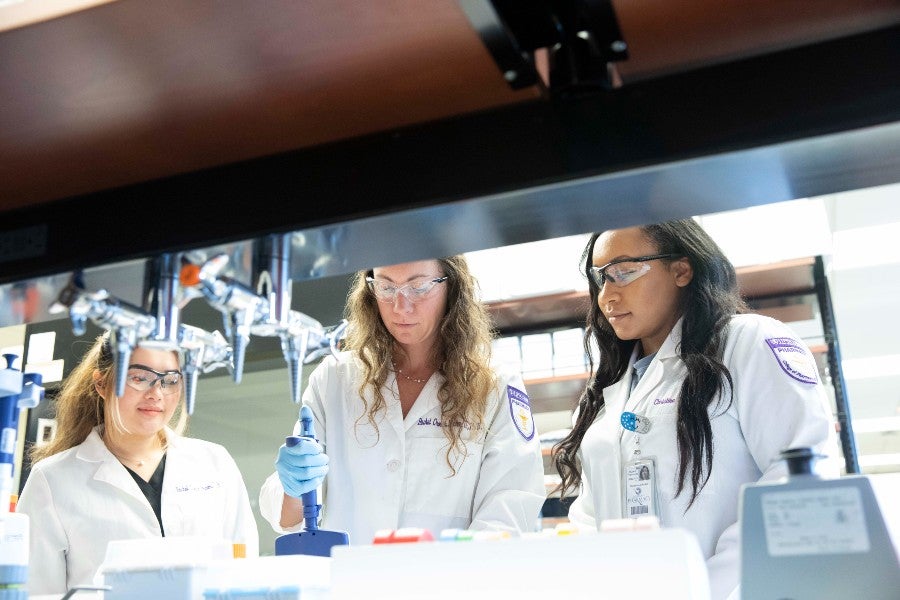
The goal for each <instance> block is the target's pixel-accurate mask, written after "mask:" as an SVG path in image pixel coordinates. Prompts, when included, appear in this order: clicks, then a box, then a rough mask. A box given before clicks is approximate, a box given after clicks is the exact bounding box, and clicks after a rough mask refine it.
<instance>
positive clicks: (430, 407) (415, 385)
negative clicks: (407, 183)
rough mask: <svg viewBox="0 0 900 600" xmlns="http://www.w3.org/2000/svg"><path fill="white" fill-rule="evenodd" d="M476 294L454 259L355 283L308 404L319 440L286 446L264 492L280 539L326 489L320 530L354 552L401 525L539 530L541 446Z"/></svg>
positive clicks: (370, 275) (462, 264)
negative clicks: (336, 346) (342, 336)
mask: <svg viewBox="0 0 900 600" xmlns="http://www.w3.org/2000/svg"><path fill="white" fill-rule="evenodd" d="M476 285H477V284H476V283H475V280H474V278H473V277H472V275H471V274H470V272H469V269H468V266H467V264H466V261H465V258H464V257H462V256H455V257H450V258H446V259H439V260H423V261H418V262H412V263H405V264H400V265H393V266H388V267H380V268H375V269H373V270H370V271H363V272H360V273H358V274H357V276H356V279H355V282H354V283H353V286H352V289H351V291H350V294H349V297H348V304H347V307H346V312H347V317H348V319H349V321H350V326H349V331H350V334H349V336H348V338H347V340H346V347H347V348H348V349H349V350H348V351H346V352H343V353H341V354H340V355H339V356H338V357H329V358H327V359H325V360H324V361H323V362H322V364H320V365H319V366H318V367H317V368H316V370H315V371H314V372H313V373H312V375H311V376H310V380H309V384H308V386H307V388H306V390H305V392H304V394H303V402H304V404H306V405H307V406H309V407H310V408H311V409H312V412H313V416H314V422H315V430H316V433H317V437H318V439H319V443H318V444H317V443H315V442H312V441H307V440H304V441H303V442H302V443H301V445H298V446H295V447H293V448H288V447H286V446H282V447H281V448H280V450H279V458H278V461H277V462H276V473H273V474H272V475H271V476H270V477H269V478H268V480H267V481H266V482H265V484H264V485H263V488H262V490H261V492H260V502H259V503H260V512H261V513H262V515H263V517H264V518H266V519H267V520H268V521H269V522H270V523H271V524H272V526H273V528H274V529H275V530H276V531H278V532H289V531H297V530H299V529H301V528H302V525H303V523H302V516H301V508H300V501H299V499H298V498H299V497H300V495H301V494H303V493H304V492H307V491H310V490H312V489H315V488H317V487H318V486H319V485H320V484H321V483H322V482H323V479H324V487H323V494H324V500H323V519H322V523H321V524H320V528H321V529H327V530H339V531H346V532H348V533H349V534H350V542H351V543H357V544H369V543H371V542H372V540H373V537H374V534H375V532H376V531H377V530H379V529H398V528H401V527H418V528H423V529H428V530H429V531H431V532H432V533H433V534H434V535H438V534H439V533H440V531H441V530H443V529H446V528H461V529H466V528H470V529H502V530H508V531H511V532H520V531H529V530H532V529H534V527H535V526H536V524H537V519H538V516H539V512H540V509H541V505H542V504H543V501H544V497H545V491H544V483H543V468H542V460H541V454H540V445H539V442H538V436H537V433H536V431H535V426H534V420H533V419H532V416H531V410H530V405H529V401H528V396H527V395H526V393H525V388H524V385H523V383H522V379H521V376H520V374H518V373H513V374H499V373H496V372H495V371H494V370H493V369H491V367H490V366H489V363H490V349H491V326H490V321H489V317H488V315H487V312H486V310H485V309H484V307H483V306H482V304H481V303H480V302H479V301H478V299H477V297H476ZM297 431H299V424H297V425H296V426H295V429H294V432H295V434H296V433H297ZM323 448H324V451H325V452H327V456H326V455H325V454H323V453H322V449H323ZM329 459H330V460H329ZM326 471H327V472H328V477H327V478H325V477H324V476H325V473H326Z"/></svg>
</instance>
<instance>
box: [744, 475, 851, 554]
mask: <svg viewBox="0 0 900 600" xmlns="http://www.w3.org/2000/svg"><path fill="white" fill-rule="evenodd" d="M761 502H762V513H763V522H764V524H765V528H766V544H767V546H768V549H769V554H770V555H771V556H807V555H815V554H853V553H861V552H868V551H869V532H868V530H867V529H866V515H865V511H864V509H863V504H862V497H861V496H860V494H859V490H858V489H856V488H855V487H838V488H826V489H816V490H800V491H794V492H769V493H765V494H762V498H761Z"/></svg>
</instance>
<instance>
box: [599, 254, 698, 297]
mask: <svg viewBox="0 0 900 600" xmlns="http://www.w3.org/2000/svg"><path fill="white" fill-rule="evenodd" d="M664 258H680V255H678V254H653V255H651V256H638V257H636V258H618V259H616V260H614V261H611V262H608V263H606V264H605V265H603V266H602V267H591V268H590V271H588V272H589V273H590V274H591V279H593V280H594V283H596V284H597V287H598V288H600V289H601V290H602V289H603V286H604V284H605V283H606V282H607V281H608V282H610V283H612V284H613V285H615V286H617V287H625V286H626V285H628V284H629V283H631V282H633V281H635V280H637V279H640V278H641V277H643V276H644V275H646V274H647V271H649V270H650V265H648V264H647V263H648V262H649V261H651V260H660V259H664Z"/></svg>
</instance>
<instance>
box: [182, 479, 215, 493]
mask: <svg viewBox="0 0 900 600" xmlns="http://www.w3.org/2000/svg"><path fill="white" fill-rule="evenodd" d="M222 486H223V483H222V482H221V481H206V482H203V483H194V484H187V485H176V486H175V491H176V492H208V491H210V490H216V489H219V488H220V487H222Z"/></svg>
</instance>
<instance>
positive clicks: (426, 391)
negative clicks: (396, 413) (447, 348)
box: [395, 372, 444, 430]
mask: <svg viewBox="0 0 900 600" xmlns="http://www.w3.org/2000/svg"><path fill="white" fill-rule="evenodd" d="M443 383H444V376H443V375H441V374H440V373H438V372H435V373H433V374H432V375H431V377H430V378H429V379H428V382H427V383H426V384H425V387H423V388H422V391H421V392H419V397H418V398H416V401H415V402H414V403H413V405H412V406H411V407H410V409H409V412H408V413H407V414H406V418H405V419H403V427H404V429H406V430H408V429H409V428H410V427H412V426H413V425H415V424H416V422H418V420H419V417H423V416H425V415H427V414H428V413H429V412H431V411H432V410H434V409H435V408H437V409H440V406H441V403H440V401H439V400H438V390H439V389H441V385H443ZM395 385H396V382H395ZM439 412H440V411H439Z"/></svg>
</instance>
